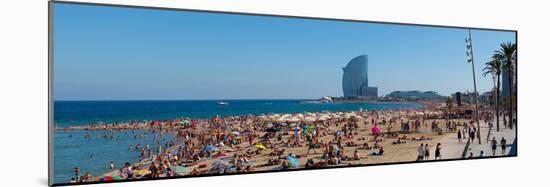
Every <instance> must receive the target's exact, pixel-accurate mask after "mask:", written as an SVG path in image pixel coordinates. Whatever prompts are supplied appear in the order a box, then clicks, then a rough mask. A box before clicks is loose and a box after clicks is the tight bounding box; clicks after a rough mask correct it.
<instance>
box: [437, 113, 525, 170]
mask: <svg viewBox="0 0 550 187" xmlns="http://www.w3.org/2000/svg"><path fill="white" fill-rule="evenodd" d="M501 120H502V118H501ZM493 124H496V121H493ZM502 124H503V123H502V122H501V123H500V125H501V128H500V131H499V132H497V131H496V127H494V128H493V129H492V130H490V128H489V125H488V124H486V123H484V122H483V121H480V124H479V125H480V128H481V144H479V140H478V139H475V140H474V141H472V142H470V144H469V147H468V151H467V154H466V155H465V156H466V157H468V155H469V154H470V152H472V153H473V155H474V157H478V156H479V154H480V152H481V150H483V152H484V153H485V156H492V149H491V144H490V142H487V134H488V133H490V135H489V138H490V139H489V141H490V140H491V139H492V138H493V137H495V138H496V139H497V142H498V148H497V151H496V152H497V154H495V156H502V149H501V148H500V139H501V138H502V137H504V138H505V139H506V143H507V147H506V151H505V154H504V155H509V154H514V153H510V150H512V152H514V151H515V150H516V149H517V148H515V147H513V146H516V145H517V144H516V143H515V141H516V131H515V129H509V128H505V127H504V126H503V125H502ZM459 129H460V130H462V128H459ZM466 136H467V135H466ZM467 141H468V139H464V140H463V141H462V143H459V141H458V138H457V134H456V132H453V133H449V134H447V135H445V137H443V138H442V139H441V140H440V142H439V143H441V154H442V159H461V158H462V154H463V152H464V149H465V148H466V145H467V143H466V142H467ZM430 151H431V154H430V155H431V156H432V157H431V159H430V160H432V159H433V156H434V155H435V145H432V148H431V150H430Z"/></svg>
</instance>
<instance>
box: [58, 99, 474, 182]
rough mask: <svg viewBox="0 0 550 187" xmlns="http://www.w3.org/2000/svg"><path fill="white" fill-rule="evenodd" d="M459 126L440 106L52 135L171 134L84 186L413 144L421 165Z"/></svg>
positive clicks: (369, 158)
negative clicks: (167, 140)
mask: <svg viewBox="0 0 550 187" xmlns="http://www.w3.org/2000/svg"><path fill="white" fill-rule="evenodd" d="M465 126H466V127H469V128H472V127H473V124H472V121H471V120H470V119H453V120H451V121H449V120H447V119H446V116H445V113H444V109H443V108H441V107H436V106H426V107H425V108H422V109H399V110H378V111H361V110H360V111H350V112H316V113H292V114H265V115H259V116H254V115H248V116H230V117H224V118H221V117H213V118H210V119H189V118H178V119H173V120H162V121H147V122H127V123H117V124H95V125H89V126H71V127H65V128H58V129H56V130H58V131H99V130H101V131H106V132H110V133H112V134H114V135H116V133H122V132H124V131H129V130H135V129H140V130H147V131H152V132H162V133H170V134H174V135H176V136H177V141H175V142H174V143H172V144H167V145H158V146H159V149H158V150H149V148H148V147H144V145H141V147H136V146H140V145H128V146H129V148H130V149H132V146H133V148H135V149H136V150H137V151H139V150H141V152H142V154H141V155H140V156H139V158H138V159H140V160H141V162H137V163H127V164H125V165H124V166H122V167H120V168H114V170H113V171H111V172H108V173H105V174H102V175H99V176H90V175H87V176H84V177H85V179H87V180H82V182H91V181H97V180H100V181H101V180H108V179H109V178H111V180H124V179H139V178H158V177H173V176H193V175H203V174H220V173H236V172H253V171H273V170H283V169H296V168H321V167H335V166H349V165H369V164H378V163H396V162H411V161H418V159H419V145H420V144H423V145H427V146H428V148H429V151H428V150H426V152H429V155H430V156H429V157H426V158H425V159H426V160H433V159H435V155H436V153H435V152H436V145H437V144H438V143H440V141H441V140H442V139H443V138H446V139H450V138H451V137H456V136H457V135H456V132H458V131H460V130H462V129H465ZM107 136H108V135H107ZM161 136H162V135H161ZM466 137H467V135H464V138H466ZM151 143H152V144H153V143H154V142H151ZM440 148H441V147H440ZM421 150H425V147H423V148H422V149H421ZM445 151H454V152H457V153H452V154H449V155H460V153H461V152H462V151H463V150H461V149H460V148H459V149H456V148H455V149H452V150H445V148H444V147H443V148H442V151H441V150H440V151H439V154H446V153H445ZM459 152H460V153H459ZM447 153H449V152H447ZM422 154H424V153H422ZM458 158H460V157H457V158H449V157H445V159H458ZM71 182H74V181H71Z"/></svg>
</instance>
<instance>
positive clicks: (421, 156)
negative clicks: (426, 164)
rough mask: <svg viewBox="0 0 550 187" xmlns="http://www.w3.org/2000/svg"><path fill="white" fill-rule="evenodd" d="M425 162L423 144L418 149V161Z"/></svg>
mask: <svg viewBox="0 0 550 187" xmlns="http://www.w3.org/2000/svg"><path fill="white" fill-rule="evenodd" d="M421 160H424V144H423V143H421V144H420V147H418V159H417V161H421Z"/></svg>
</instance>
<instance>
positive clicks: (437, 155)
mask: <svg viewBox="0 0 550 187" xmlns="http://www.w3.org/2000/svg"><path fill="white" fill-rule="evenodd" d="M435 159H436V160H438V159H439V160H441V143H437V145H436V146H435Z"/></svg>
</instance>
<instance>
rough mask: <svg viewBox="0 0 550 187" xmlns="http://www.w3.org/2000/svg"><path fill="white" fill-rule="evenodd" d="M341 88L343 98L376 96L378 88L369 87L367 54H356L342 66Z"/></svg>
mask: <svg viewBox="0 0 550 187" xmlns="http://www.w3.org/2000/svg"><path fill="white" fill-rule="evenodd" d="M343 70H344V75H343V77H342V89H343V92H344V97H345V98H357V97H378V88H377V87H369V77H368V56H367V55H361V56H357V57H355V58H353V59H351V61H350V62H349V63H348V64H347V66H346V67H344V68H343Z"/></svg>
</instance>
